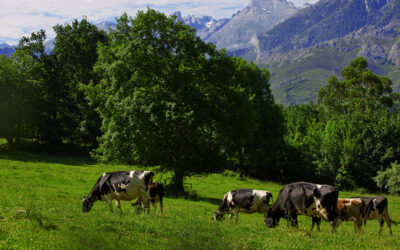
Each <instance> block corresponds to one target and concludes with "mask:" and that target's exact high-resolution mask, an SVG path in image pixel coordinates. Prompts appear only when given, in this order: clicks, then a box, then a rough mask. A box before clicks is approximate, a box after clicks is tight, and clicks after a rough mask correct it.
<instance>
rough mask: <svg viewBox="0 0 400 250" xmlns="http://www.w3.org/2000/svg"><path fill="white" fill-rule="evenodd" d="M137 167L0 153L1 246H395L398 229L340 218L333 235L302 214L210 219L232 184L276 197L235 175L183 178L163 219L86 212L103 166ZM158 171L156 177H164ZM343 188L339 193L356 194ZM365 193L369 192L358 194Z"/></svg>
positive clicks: (102, 209)
mask: <svg viewBox="0 0 400 250" xmlns="http://www.w3.org/2000/svg"><path fill="white" fill-rule="evenodd" d="M137 169H143V168H142V167H135V166H122V165H119V166H116V165H104V164H97V163H94V162H92V161H91V160H90V159H88V158H86V157H82V156H68V155H64V156H50V155H23V156H22V155H16V156H10V155H0V249H138V248H139V249H232V248H233V249H265V248H276V249H282V248H289V249H290V248H300V249H309V248H318V249H334V248H337V249H347V248H352V249H365V248H388V249H395V248H397V249H398V248H399V246H400V228H399V227H396V226H392V229H393V236H390V235H389V233H388V230H387V227H386V225H385V228H384V230H383V232H382V234H381V235H379V234H378V228H379V226H378V221H376V220H375V221H369V222H368V223H367V226H366V227H363V229H362V231H361V232H357V233H355V232H354V228H353V223H350V222H347V223H343V224H342V225H341V226H340V227H339V229H338V232H337V233H331V232H330V227H329V225H328V223H326V222H322V226H321V231H320V232H317V231H316V230H315V231H313V232H310V230H309V229H310V226H311V219H310V218H308V217H303V216H300V217H299V229H292V228H288V227H287V225H286V221H285V220H281V224H280V226H279V227H277V228H275V229H267V228H266V227H265V224H264V218H263V215H261V214H252V215H247V214H243V213H241V214H240V220H239V223H235V222H234V220H232V221H229V219H228V217H226V220H225V221H223V222H220V223H215V222H213V221H211V216H212V213H213V212H214V211H215V210H216V209H217V207H218V204H219V202H220V201H221V198H222V197H223V195H224V194H225V193H226V192H227V191H228V190H231V189H236V188H254V189H265V190H269V191H271V192H272V193H273V195H274V198H276V196H277V194H278V192H279V190H280V188H281V187H282V185H280V184H275V183H269V182H261V181H256V180H252V179H239V178H238V177H236V176H235V175H234V174H232V173H227V174H212V175H208V176H193V177H188V178H186V179H185V185H186V188H187V189H188V190H189V193H190V195H191V199H190V200H189V199H184V198H172V197H167V198H166V199H165V205H164V216H161V215H160V214H159V211H157V210H156V211H154V210H153V209H152V210H151V213H150V214H149V215H147V214H143V213H137V212H136V211H134V210H133V209H132V208H131V206H130V203H129V202H122V210H123V213H122V214H120V213H119V212H118V210H117V209H114V212H111V211H110V210H109V209H108V207H107V206H106V204H105V203H102V202H97V203H95V205H94V207H93V209H92V211H90V212H89V213H87V214H83V213H82V211H81V209H82V196H84V195H87V194H88V192H89V191H90V189H91V188H92V186H93V184H94V183H95V182H96V180H97V178H98V177H99V176H100V175H101V174H102V173H103V172H105V171H114V170H137ZM168 177H169V175H168V174H162V173H157V172H156V175H155V178H154V179H155V180H157V181H164V180H168ZM359 194H361V193H357V192H341V193H340V197H350V196H352V195H359ZM363 195H366V194H363ZM388 199H389V213H390V215H391V217H392V219H394V220H397V221H400V198H399V197H395V196H388Z"/></svg>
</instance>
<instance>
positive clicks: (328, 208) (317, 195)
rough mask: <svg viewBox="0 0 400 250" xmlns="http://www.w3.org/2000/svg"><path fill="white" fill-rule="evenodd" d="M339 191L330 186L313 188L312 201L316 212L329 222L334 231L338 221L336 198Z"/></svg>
mask: <svg viewBox="0 0 400 250" xmlns="http://www.w3.org/2000/svg"><path fill="white" fill-rule="evenodd" d="M338 196H339V191H338V190H337V189H336V188H333V187H331V186H328V185H326V186H322V187H321V188H316V189H314V202H315V208H316V210H317V212H318V213H319V214H320V215H321V217H322V218H323V219H324V220H326V221H328V222H329V223H330V224H331V227H332V230H333V231H335V228H336V226H337V225H336V224H337V222H338V213H337V200H338Z"/></svg>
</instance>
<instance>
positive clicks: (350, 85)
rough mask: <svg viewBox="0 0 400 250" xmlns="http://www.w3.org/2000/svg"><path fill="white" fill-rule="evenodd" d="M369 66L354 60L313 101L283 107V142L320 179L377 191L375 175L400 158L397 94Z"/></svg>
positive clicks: (363, 61)
mask: <svg viewBox="0 0 400 250" xmlns="http://www.w3.org/2000/svg"><path fill="white" fill-rule="evenodd" d="M367 66H368V65H367V62H366V60H365V59H363V58H357V59H355V60H353V61H352V62H351V63H350V65H349V66H348V67H346V68H345V69H344V70H343V71H342V77H343V80H342V81H340V80H338V79H337V78H336V77H331V78H330V79H329V81H328V85H327V86H326V87H325V88H321V90H320V91H319V98H318V104H317V105H313V104H308V105H301V106H297V107H294V108H287V110H286V117H287V120H288V123H287V127H288V136H287V142H288V144H289V145H291V146H293V147H294V148H296V149H297V150H298V152H299V155H301V157H300V159H302V160H303V162H300V163H303V164H304V165H303V166H305V167H306V168H307V169H311V170H313V172H314V174H315V177H316V179H318V180H319V181H320V182H325V183H331V184H335V185H337V186H339V187H341V188H349V189H352V188H356V187H365V188H368V189H370V190H376V185H375V182H374V181H373V177H374V176H375V175H376V173H377V172H378V171H379V170H384V169H386V168H388V167H389V166H390V164H391V163H392V162H394V161H396V160H399V159H400V143H399V140H398V138H400V127H399V124H400V123H399V121H400V120H399V119H400V116H399V110H398V108H399V106H398V105H397V104H396V103H397V96H398V95H397V94H396V93H392V92H391V91H392V90H391V81H390V79H388V78H387V77H379V76H377V75H375V74H374V73H372V72H371V71H369V70H367ZM393 104H395V105H393ZM310 110H312V111H313V112H310Z"/></svg>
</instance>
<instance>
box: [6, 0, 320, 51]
mask: <svg viewBox="0 0 400 250" xmlns="http://www.w3.org/2000/svg"><path fill="white" fill-rule="evenodd" d="M316 1H317V0H292V2H293V3H294V4H295V5H296V6H301V5H302V4H304V3H305V2H316ZM249 2H250V0H201V1H200V0H197V1H196V0H194V1H184V0H113V1H110V0H69V1H65V0H35V1H32V0H8V1H6V0H2V3H1V7H2V18H1V22H0V43H3V42H6V43H9V44H16V43H17V42H18V41H19V39H20V38H21V37H22V36H29V35H30V33H32V32H35V31H39V30H40V29H44V30H45V31H46V34H47V37H48V38H52V37H54V35H55V34H54V31H53V29H52V27H53V26H54V25H56V24H65V23H69V22H71V21H73V20H74V19H78V20H79V19H81V18H82V17H84V16H85V17H87V18H88V20H89V21H92V22H94V23H96V22H100V21H104V20H114V19H115V18H116V17H119V16H120V15H121V14H122V13H123V12H126V13H127V14H128V15H130V16H134V15H135V14H136V12H137V11H138V10H144V9H146V8H147V6H149V7H151V8H154V9H156V10H158V11H161V12H164V13H165V14H168V15H169V14H171V13H173V12H175V11H178V10H179V11H181V13H182V15H184V16H187V15H196V16H203V15H209V16H212V17H214V18H216V19H219V18H224V17H231V16H232V14H234V13H236V12H237V11H238V10H241V9H243V8H244V7H246V6H247V5H248V3H249Z"/></svg>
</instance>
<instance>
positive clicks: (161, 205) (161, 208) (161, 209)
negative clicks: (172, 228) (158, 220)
mask: <svg viewBox="0 0 400 250" xmlns="http://www.w3.org/2000/svg"><path fill="white" fill-rule="evenodd" d="M162 199H163V198H162V197H160V211H161V215H163V214H164V212H163V203H162Z"/></svg>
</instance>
